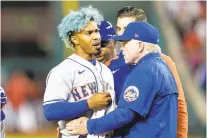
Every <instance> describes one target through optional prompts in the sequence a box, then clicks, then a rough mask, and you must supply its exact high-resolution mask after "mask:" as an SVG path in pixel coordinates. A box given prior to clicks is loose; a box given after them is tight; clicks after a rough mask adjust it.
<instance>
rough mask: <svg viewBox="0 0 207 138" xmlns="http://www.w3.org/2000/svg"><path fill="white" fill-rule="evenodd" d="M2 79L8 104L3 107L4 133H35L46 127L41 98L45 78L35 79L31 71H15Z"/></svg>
mask: <svg viewBox="0 0 207 138" xmlns="http://www.w3.org/2000/svg"><path fill="white" fill-rule="evenodd" d="M2 73H3V74H4V76H3V78H2V85H3V88H4V90H5V91H6V94H7V97H8V102H7V104H6V106H5V109H4V111H5V114H6V121H5V124H6V131H8V132H13V133H18V132H22V133H35V132H37V131H40V130H41V129H43V128H44V127H46V126H47V125H48V122H47V121H46V120H45V119H44V115H43V109H42V104H43V103H42V97H43V95H44V88H45V76H42V77H41V78H40V77H37V76H36V75H35V72H33V71H32V70H25V71H23V70H15V71H13V72H11V73H10V74H8V75H7V76H5V74H6V72H4V71H2Z"/></svg>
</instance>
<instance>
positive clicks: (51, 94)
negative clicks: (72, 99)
mask: <svg viewBox="0 0 207 138" xmlns="http://www.w3.org/2000/svg"><path fill="white" fill-rule="evenodd" d="M68 77H69V76H68ZM70 92H71V84H70V83H67V81H66V79H65V78H64V77H63V74H61V72H60V70H56V69H53V70H52V71H51V72H50V73H49V74H48V76H47V79H46V89H45V94H44V103H43V105H46V104H51V103H56V102H60V101H67V100H68V98H69V97H68V96H69V94H70Z"/></svg>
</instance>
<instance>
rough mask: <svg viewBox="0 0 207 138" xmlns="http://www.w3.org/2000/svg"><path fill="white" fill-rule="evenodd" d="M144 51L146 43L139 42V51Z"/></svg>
mask: <svg viewBox="0 0 207 138" xmlns="http://www.w3.org/2000/svg"><path fill="white" fill-rule="evenodd" d="M143 51H144V43H139V53H142V52H143Z"/></svg>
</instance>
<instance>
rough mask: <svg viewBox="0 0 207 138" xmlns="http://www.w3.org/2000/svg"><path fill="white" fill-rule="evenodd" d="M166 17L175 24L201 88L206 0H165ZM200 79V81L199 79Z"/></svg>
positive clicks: (202, 86)
mask: <svg viewBox="0 0 207 138" xmlns="http://www.w3.org/2000/svg"><path fill="white" fill-rule="evenodd" d="M165 5H166V11H167V14H168V15H169V16H168V17H169V18H170V19H171V20H172V22H173V23H174V24H175V27H176V29H177V30H178V32H179V34H180V37H181V39H182V42H183V51H184V53H185V55H184V56H185V58H186V60H187V62H188V63H189V68H190V69H191V71H192V77H193V78H197V79H198V80H196V82H200V86H201V88H203V90H206V88H205V87H204V82H205V81H206V79H201V78H204V76H205V75H204V74H206V70H204V66H205V57H206V53H205V52H204V51H205V48H206V30H205V29H206V1H173V2H172V1H166V2H165ZM201 80H202V81H201Z"/></svg>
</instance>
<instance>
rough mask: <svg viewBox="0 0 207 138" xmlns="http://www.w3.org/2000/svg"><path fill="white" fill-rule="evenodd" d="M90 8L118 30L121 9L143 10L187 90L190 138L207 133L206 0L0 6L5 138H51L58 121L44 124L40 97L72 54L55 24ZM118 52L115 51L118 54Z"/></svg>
mask: <svg viewBox="0 0 207 138" xmlns="http://www.w3.org/2000/svg"><path fill="white" fill-rule="evenodd" d="M89 4H90V5H92V6H93V7H95V8H98V9H99V10H100V11H101V12H102V13H103V15H104V18H105V19H106V20H109V21H111V22H112V24H113V25H114V26H115V25H116V13H117V11H118V10H119V9H120V8H123V7H124V6H128V5H131V6H135V7H138V8H142V9H144V11H145V12H146V15H147V17H148V20H149V22H150V23H151V24H153V25H155V26H156V27H158V28H159V29H160V33H161V39H160V46H161V48H162V51H163V53H165V54H167V55H169V56H171V57H172V59H173V60H174V61H175V62H176V65H177V69H178V71H179V74H180V77H181V81H182V84H183V87H184V90H185V97H186V100H187V106H188V114H189V137H190V138H204V137H205V134H206V131H205V130H206V108H205V106H206V1H191V2H190V1H185V2H184V1H175V2H168V1H167V2H162V1H159V2H156V1H149V2H147V1H145V2H141V1H131V2H130V1H127V2H124V1H102V2H98V1H65V2H61V1H60V2H55V1H33V2H32V1H30V2H29V1H28V2H26V1H21V2H17V1H14V2H12V1H1V85H2V86H3V87H4V88H5V90H6V92H7V95H8V100H9V101H8V104H7V105H6V107H5V113H6V135H7V138H20V137H21V138H33V137H34V138H35V137H39V138H43V137H44V138H47V137H50V138H55V137H56V126H57V125H56V122H48V121H46V120H45V118H44V116H43V112H42V98H43V94H44V88H45V78H46V76H47V73H48V72H49V70H50V69H51V68H52V67H54V66H55V65H57V64H58V63H60V62H61V61H62V60H63V59H64V58H65V57H67V56H68V55H70V54H71V53H72V50H71V49H66V48H64V46H63V42H62V41H61V39H60V38H59V37H58V33H57V27H56V26H57V25H58V24H59V23H60V21H61V19H62V17H63V15H65V14H67V13H68V11H69V10H76V9H78V8H79V7H82V6H86V5H89ZM117 50H118V49H117Z"/></svg>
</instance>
